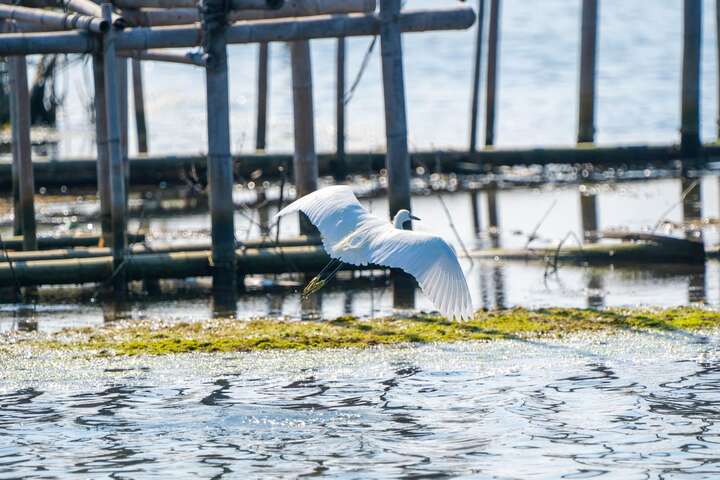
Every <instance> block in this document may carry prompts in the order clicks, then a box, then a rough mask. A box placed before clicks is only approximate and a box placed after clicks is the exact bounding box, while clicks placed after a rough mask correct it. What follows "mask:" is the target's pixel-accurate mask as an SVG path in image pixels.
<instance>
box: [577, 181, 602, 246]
mask: <svg viewBox="0 0 720 480" xmlns="http://www.w3.org/2000/svg"><path fill="white" fill-rule="evenodd" d="M597 213H598V212H597V195H596V194H595V193H594V192H592V191H591V190H590V187H589V186H588V185H580V228H581V229H582V234H583V240H584V241H585V242H587V243H595V242H596V241H597V232H598V214H597Z"/></svg>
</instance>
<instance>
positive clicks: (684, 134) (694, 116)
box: [680, 0, 702, 157]
mask: <svg viewBox="0 0 720 480" xmlns="http://www.w3.org/2000/svg"><path fill="white" fill-rule="evenodd" d="M701 32H702V0H684V1H683V64H682V105H681V112H682V113H681V122H682V123H681V127H680V148H681V150H682V152H683V154H684V155H686V156H690V157H694V156H697V154H698V152H699V149H700V45H701V40H702V39H701Z"/></svg>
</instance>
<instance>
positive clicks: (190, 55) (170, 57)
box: [118, 50, 205, 67]
mask: <svg viewBox="0 0 720 480" xmlns="http://www.w3.org/2000/svg"><path fill="white" fill-rule="evenodd" d="M118 56H120V57H127V58H131V59H133V61H135V60H145V61H150V62H168V63H182V64H185V65H195V66H197V67H204V66H205V60H203V58H202V56H201V55H199V54H198V53H197V52H186V53H175V52H166V51H164V50H120V51H119V52H118Z"/></svg>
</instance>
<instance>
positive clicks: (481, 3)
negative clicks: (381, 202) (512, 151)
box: [470, 0, 720, 152]
mask: <svg viewBox="0 0 720 480" xmlns="http://www.w3.org/2000/svg"><path fill="white" fill-rule="evenodd" d="M718 1H720V0H718ZM484 16H485V0H478V9H477V37H476V40H475V65H474V74H473V84H472V103H471V105H470V110H471V114H470V152H475V151H477V129H478V125H477V124H478V112H479V110H480V78H481V72H482V43H483V20H484V19H483V17H484Z"/></svg>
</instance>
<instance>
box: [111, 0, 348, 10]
mask: <svg viewBox="0 0 720 480" xmlns="http://www.w3.org/2000/svg"><path fill="white" fill-rule="evenodd" d="M335 1H338V0H335ZM340 1H343V0H340ZM112 3H113V5H115V6H116V7H120V8H128V9H138V8H164V9H174V8H195V9H197V4H196V1H195V0H113V2H112ZM282 6H283V0H230V8H231V9H233V10H277V9H278V8H281V7H282Z"/></svg>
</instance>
